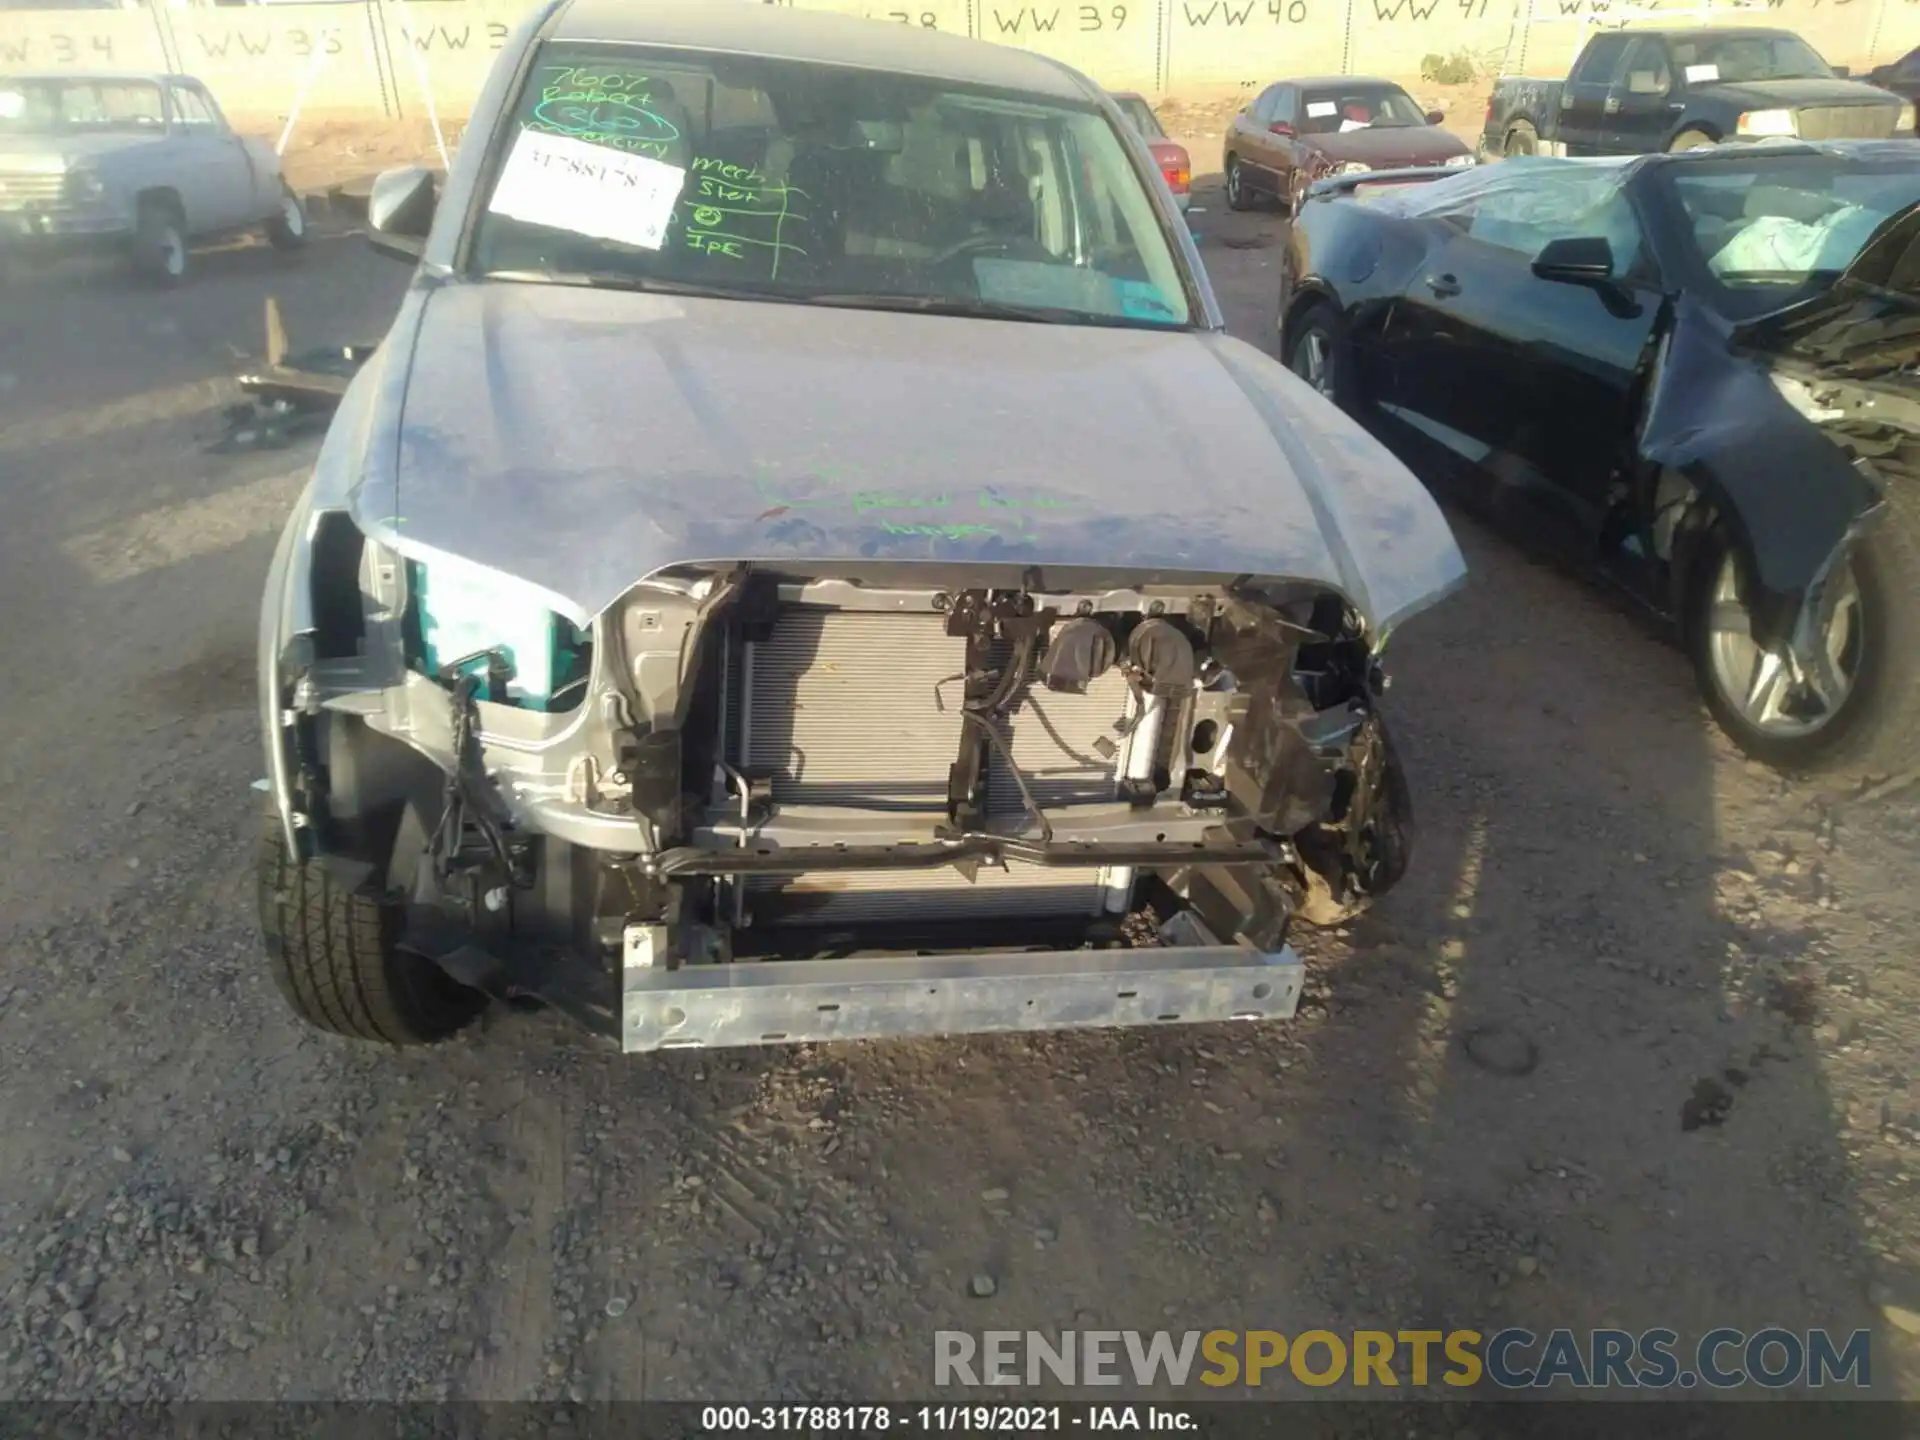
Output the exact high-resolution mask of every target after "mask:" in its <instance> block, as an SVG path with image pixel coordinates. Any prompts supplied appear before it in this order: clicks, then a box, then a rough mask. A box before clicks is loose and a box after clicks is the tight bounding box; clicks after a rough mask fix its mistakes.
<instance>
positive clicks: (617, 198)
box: [487, 130, 687, 250]
mask: <svg viewBox="0 0 1920 1440" xmlns="http://www.w3.org/2000/svg"><path fill="white" fill-rule="evenodd" d="M686 179H687V172H686V171H684V170H682V169H680V168H679V167H678V166H674V165H668V164H665V163H664V162H662V161H659V160H654V159H651V158H649V157H648V156H645V155H628V154H624V153H622V152H621V151H619V150H609V149H607V148H606V147H605V146H603V145H589V144H588V143H587V142H586V141H584V140H575V139H573V138H571V137H570V136H566V135H547V134H544V133H542V132H541V131H538V130H522V131H521V132H520V135H519V138H518V139H516V140H515V141H514V142H513V150H512V152H511V153H510V154H509V155H508V156H507V163H506V165H505V166H504V167H503V168H502V169H501V171H500V183H499V184H498V185H496V186H494V188H493V199H492V200H491V201H489V202H488V205H487V208H488V209H489V210H491V211H493V212H495V213H496V214H500V215H507V216H510V217H512V218H513V219H515V220H526V221H529V222H530V223H532V224H535V225H551V226H553V227H554V228H555V229H558V230H571V231H573V232H574V233H575V234H577V235H589V236H591V237H593V238H594V239H596V240H611V241H614V242H615V243H616V244H620V245H633V246H637V247H638V248H640V249H642V250H658V249H659V248H660V246H661V245H662V244H663V243H664V242H665V241H666V238H667V222H668V221H669V220H670V219H672V217H673V206H674V202H675V201H676V200H678V199H679V198H680V187H681V186H682V185H683V184H685V183H686Z"/></svg>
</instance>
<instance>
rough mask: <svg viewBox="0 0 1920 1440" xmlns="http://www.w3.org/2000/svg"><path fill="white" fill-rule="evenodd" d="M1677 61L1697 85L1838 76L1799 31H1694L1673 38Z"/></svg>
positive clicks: (1739, 83) (1690, 79)
mask: <svg viewBox="0 0 1920 1440" xmlns="http://www.w3.org/2000/svg"><path fill="white" fill-rule="evenodd" d="M1673 63H1674V64H1675V66H1677V67H1678V68H1679V70H1680V72H1681V73H1682V74H1683V75H1685V76H1686V77H1687V80H1688V83H1690V84H1696V85H1700V84H1705V85H1714V84H1729V85H1741V84H1745V83H1747V82H1748V81H1752V80H1831V79H1833V78H1834V75H1833V71H1832V70H1830V69H1829V68H1828V67H1827V62H1826V61H1824V60H1822V59H1821V58H1820V56H1819V55H1818V54H1817V53H1816V52H1815V51H1814V49H1813V47H1812V46H1811V45H1809V44H1807V42H1806V41H1804V40H1802V39H1801V38H1800V37H1799V36H1798V35H1690V36H1688V37H1687V38H1686V39H1684V40H1676V41H1674V42H1673Z"/></svg>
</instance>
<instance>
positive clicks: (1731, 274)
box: [1668, 155, 1920, 318]
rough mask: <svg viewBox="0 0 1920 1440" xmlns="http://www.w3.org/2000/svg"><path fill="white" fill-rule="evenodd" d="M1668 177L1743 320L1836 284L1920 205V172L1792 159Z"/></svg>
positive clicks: (1725, 297)
mask: <svg viewBox="0 0 1920 1440" xmlns="http://www.w3.org/2000/svg"><path fill="white" fill-rule="evenodd" d="M1668 168H1669V173H1670V174H1671V175H1672V178H1671V183H1672V186H1673V190H1674V193H1675V195H1676V196H1677V198H1678V199H1679V202H1680V207H1681V209H1682V211H1683V212H1684V213H1685V215H1686V218H1687V223H1688V226H1689V228H1690V229H1691V232H1692V239H1693V243H1694V246H1695V248H1696V250H1697V253H1698V257H1699V259H1700V261H1701V263H1702V265H1703V266H1704V268H1705V270H1706V272H1707V274H1708V275H1709V276H1710V277H1711V280H1712V283H1713V285H1714V287H1715V288H1716V289H1717V290H1718V291H1719V297H1718V298H1719V299H1720V301H1721V305H1722V308H1723V309H1726V310H1728V311H1730V312H1731V313H1732V314H1734V315H1735V316H1736V317H1738V318H1747V317H1751V316H1755V315H1761V314H1765V313H1767V312H1769V311H1772V310H1776V309H1779V308H1780V307H1782V306H1784V305H1788V304H1792V303H1795V302H1797V301H1799V300H1801V299H1804V298H1806V297H1807V296H1809V295H1812V294H1814V293H1817V292H1818V291H1820V290H1822V289H1825V288H1826V287H1827V286H1829V285H1831V284H1833V282H1834V281H1835V280H1836V279H1838V278H1839V276H1840V275H1841V273H1842V272H1844V271H1845V270H1846V269H1847V267H1848V266H1850V265H1852V264H1853V262H1854V261H1855V260H1856V259H1857V258H1858V257H1859V255H1860V252H1861V250H1862V249H1863V248H1864V247H1865V245H1866V243H1867V241H1868V240H1869V239H1870V238H1872V236H1873V235H1874V233H1875V232H1876V231H1877V230H1878V229H1879V228H1880V226H1881V225H1882V224H1884V223H1885V222H1886V221H1887V220H1889V219H1891V218H1892V217H1893V216H1894V215H1897V214H1899V213H1900V212H1901V211H1903V210H1905V209H1907V208H1908V207H1909V206H1911V205H1913V204H1915V203H1916V202H1920V170H1916V169H1915V168H1914V167H1913V166H1912V165H1910V164H1904V163H1900V164H1893V163H1884V164H1865V163H1854V162H1848V161H1846V160H1843V159H1839V158H1837V157H1835V156H1831V155H1793V156H1787V155H1783V156H1779V157H1776V158H1773V159H1768V160H1758V161H1754V162H1751V163H1744V164H1721V163H1719V162H1718V160H1717V159H1716V160H1714V161H1709V162H1706V163H1703V164H1700V165H1698V166H1695V165H1686V166H1671V167H1668ZM1672 172H1684V173H1672Z"/></svg>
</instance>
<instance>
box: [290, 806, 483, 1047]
mask: <svg viewBox="0 0 1920 1440" xmlns="http://www.w3.org/2000/svg"><path fill="white" fill-rule="evenodd" d="M259 887H260V928H261V932H262V934H263V936H264V938H265V940H266V946H267V961H268V966H269V968H270V970H271V972H272V974H273V981H274V984H275V985H276V986H277V987H278V988H279V990H280V994H281V995H282V997H284V998H285V1000H286V1002H287V1004H288V1005H289V1006H290V1007H291V1008H292V1010H293V1012H294V1014H296V1015H298V1016H299V1017H300V1018H301V1019H302V1020H304V1021H306V1022H307V1023H308V1024H309V1025H312V1026H314V1027H315V1028H316V1029H319V1030H325V1031H327V1032H329V1033H330V1034H334V1035H344V1036H346V1037H347V1038H348V1039H351V1040H378V1041H384V1042H385V1043H387V1044H389V1045H428V1044H431V1043H432V1042H434V1041H436V1040H444V1039H446V1038H447V1037H448V1036H449V1035H452V1034H453V1033H454V1032H455V1031H457V1030H459V1029H461V1028H462V1027H463V1026H465V1025H466V1024H467V1023H468V1022H469V1021H471V1020H473V1019H474V1018H475V1017H477V1016H478V1015H479V1014H480V1012H481V1010H482V1009H483V1008H485V1006H486V1003H487V1002H486V996H484V995H482V994H481V993H480V992H479V991H478V990H470V989H468V988H467V987H466V986H464V985H462V984H460V983H459V982H458V981H456V980H454V979H453V977H452V976H450V975H448V974H447V973H446V972H445V971H444V970H442V969H441V968H440V967H439V966H437V965H435V964H434V963H433V962H432V961H430V960H426V959H423V958H422V957H420V956H418V955H414V954H411V953H410V952H408V951H405V950H402V949H400V948H399V945H398V941H399V938H400V926H401V908H400V907H399V906H398V905H396V904H394V903H392V902H391V901H390V900H389V899H388V898H387V897H386V896H385V895H382V894H379V893H376V892H375V891H374V890H373V889H372V888H371V887H363V888H361V889H357V890H355V889H348V888H347V887H345V886H344V885H342V884H341V883H340V881H339V880H338V879H336V878H335V877H334V875H333V874H331V873H330V872H329V871H328V870H327V868H326V867H325V866H324V865H323V864H321V863H320V862H319V861H316V860H309V861H305V862H303V863H299V864H296V863H295V862H294V861H292V860H290V859H289V858H288V857H287V852H286V847H285V846H284V845H283V844H282V843H281V841H280V837H279V835H278V833H277V827H275V830H274V833H269V834H267V835H265V836H263V837H262V840H261V848H260V868H259Z"/></svg>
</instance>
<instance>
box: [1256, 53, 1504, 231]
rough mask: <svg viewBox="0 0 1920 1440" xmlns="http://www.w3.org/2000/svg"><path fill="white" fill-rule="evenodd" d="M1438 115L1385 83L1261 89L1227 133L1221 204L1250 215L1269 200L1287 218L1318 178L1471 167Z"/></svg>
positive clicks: (1314, 82) (1467, 153)
mask: <svg viewBox="0 0 1920 1440" xmlns="http://www.w3.org/2000/svg"><path fill="white" fill-rule="evenodd" d="M1443 118H1444V117H1443V116H1442V115H1441V113H1440V112H1439V111H1438V110H1430V111H1425V112H1423V111H1422V110H1421V109H1420V107H1419V105H1417V104H1416V103H1415V102H1414V99H1413V97H1412V96H1411V95H1409V94H1407V92H1406V91H1404V90H1402V89H1401V88H1400V87H1399V86H1398V85H1395V84H1393V83H1392V82H1391V81H1388V80H1369V79H1366V78H1364V77H1361V76H1353V75H1335V76H1328V77H1324V78H1321V79H1308V80H1282V81H1280V82H1278V83H1277V84H1273V85H1269V86H1268V87H1267V88H1266V89H1265V90H1263V91H1261V93H1260V98H1259V99H1258V100H1255V101H1254V102H1253V103H1252V104H1251V105H1249V106H1247V108H1246V109H1244V110H1242V111H1241V112H1240V113H1239V114H1238V115H1236V116H1234V117H1233V124H1232V125H1230V126H1229V127H1228V128H1227V138H1226V155H1225V165H1224V169H1225V171H1226V177H1227V204H1228V206H1229V207H1230V208H1232V209H1234V210H1250V209H1252V208H1253V207H1254V206H1255V205H1256V204H1258V203H1259V202H1260V201H1261V200H1262V199H1263V198H1265V197H1269V196H1270V197H1272V198H1274V199H1277V200H1279V201H1281V202H1282V203H1283V204H1285V206H1286V208H1287V210H1288V212H1289V213H1291V212H1292V210H1293V209H1294V207H1296V206H1297V205H1298V204H1299V203H1300V198H1301V196H1303V195H1304V194H1305V193H1306V189H1307V186H1309V185H1311V184H1312V183H1313V182H1314V181H1315V180H1318V179H1320V178H1321V177H1322V176H1326V175H1346V174H1351V173H1353V172H1354V171H1356V170H1399V169H1408V168H1424V167H1426V166H1441V165H1445V166H1460V165H1471V164H1473V163H1474V155H1473V151H1472V150H1471V149H1469V148H1468V147H1467V144H1466V142H1465V141H1463V140H1462V139H1460V137H1459V136H1457V135H1453V134H1450V133H1448V132H1447V131H1445V130H1442V129H1441V128H1440V122H1441V120H1442V119H1443Z"/></svg>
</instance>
